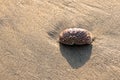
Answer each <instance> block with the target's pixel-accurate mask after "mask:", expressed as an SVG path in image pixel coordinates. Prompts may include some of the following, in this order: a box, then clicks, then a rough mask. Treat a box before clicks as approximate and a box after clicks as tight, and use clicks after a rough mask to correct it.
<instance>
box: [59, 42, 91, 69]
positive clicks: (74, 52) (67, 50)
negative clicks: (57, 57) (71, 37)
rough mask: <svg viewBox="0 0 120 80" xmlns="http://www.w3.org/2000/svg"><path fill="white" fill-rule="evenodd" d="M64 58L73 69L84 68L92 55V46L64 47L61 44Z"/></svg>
mask: <svg viewBox="0 0 120 80" xmlns="http://www.w3.org/2000/svg"><path fill="white" fill-rule="evenodd" d="M60 51H61V54H62V56H63V57H64V58H65V59H66V60H67V62H68V63H69V64H70V66H71V67H72V68H73V69H77V68H79V67H81V66H83V65H84V64H85V63H86V62H87V61H88V60H89V59H90V56H91V53H92V45H83V46H78V45H73V46H68V45H63V44H60Z"/></svg>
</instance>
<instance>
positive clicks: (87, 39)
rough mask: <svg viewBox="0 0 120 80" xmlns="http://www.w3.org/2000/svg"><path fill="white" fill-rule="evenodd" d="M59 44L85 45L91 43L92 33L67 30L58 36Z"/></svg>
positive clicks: (75, 29)
mask: <svg viewBox="0 0 120 80" xmlns="http://www.w3.org/2000/svg"><path fill="white" fill-rule="evenodd" d="M59 42H60V43H62V44H66V45H74V44H75V45H85V44H91V43H92V42H93V36H92V33H91V32H90V31H88V30H86V29H82V28H68V29H65V30H64V31H62V32H61V33H60V35H59Z"/></svg>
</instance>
